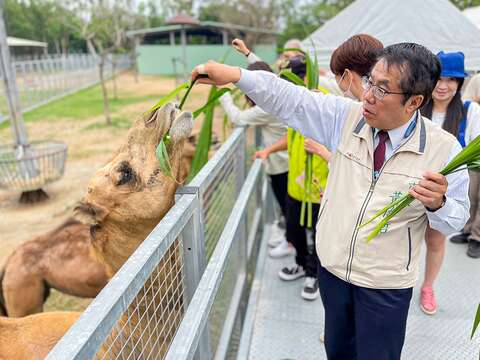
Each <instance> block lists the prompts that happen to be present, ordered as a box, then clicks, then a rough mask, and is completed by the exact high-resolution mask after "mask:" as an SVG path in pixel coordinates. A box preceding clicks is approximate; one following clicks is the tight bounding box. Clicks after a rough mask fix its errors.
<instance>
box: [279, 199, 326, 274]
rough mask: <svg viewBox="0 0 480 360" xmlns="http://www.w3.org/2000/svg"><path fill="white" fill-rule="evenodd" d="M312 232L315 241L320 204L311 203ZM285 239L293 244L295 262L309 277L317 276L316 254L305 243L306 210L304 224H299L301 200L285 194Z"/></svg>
mask: <svg viewBox="0 0 480 360" xmlns="http://www.w3.org/2000/svg"><path fill="white" fill-rule="evenodd" d="M312 205H313V206H312V232H313V242H314V243H315V234H316V231H315V227H316V226H317V218H318V210H319V208H320V205H318V204H312ZM286 207H287V218H286V219H287V241H288V242H289V243H291V244H292V245H293V247H294V248H295V250H296V252H297V256H296V257H295V262H296V263H297V264H298V265H300V266H302V267H303V269H304V270H305V275H306V276H310V277H316V276H317V267H318V256H317V252H316V251H315V246H314V247H313V249H312V250H311V251H309V249H308V244H307V226H306V224H307V211H305V219H304V220H305V222H304V224H305V226H302V225H300V212H301V210H302V202H301V201H298V200H295V199H294V198H292V197H291V196H290V195H288V194H287V200H286Z"/></svg>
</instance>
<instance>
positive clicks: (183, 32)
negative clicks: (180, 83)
mask: <svg viewBox="0 0 480 360" xmlns="http://www.w3.org/2000/svg"><path fill="white" fill-rule="evenodd" d="M180 38H181V43H182V62H183V78H184V80H186V79H187V78H188V71H187V30H185V27H184V26H183V25H182V29H181V30H180Z"/></svg>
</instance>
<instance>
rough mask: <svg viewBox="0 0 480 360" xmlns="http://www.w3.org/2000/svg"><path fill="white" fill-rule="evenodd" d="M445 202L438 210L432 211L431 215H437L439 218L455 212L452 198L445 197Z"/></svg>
mask: <svg viewBox="0 0 480 360" xmlns="http://www.w3.org/2000/svg"><path fill="white" fill-rule="evenodd" d="M445 199H446V200H445V204H444V205H443V206H442V207H441V208H440V209H438V210H435V211H430V214H431V215H435V216H436V217H438V219H439V220H440V219H445V218H447V217H448V216H449V215H451V214H452V213H453V212H452V206H453V204H452V201H453V200H452V199H450V198H449V197H445Z"/></svg>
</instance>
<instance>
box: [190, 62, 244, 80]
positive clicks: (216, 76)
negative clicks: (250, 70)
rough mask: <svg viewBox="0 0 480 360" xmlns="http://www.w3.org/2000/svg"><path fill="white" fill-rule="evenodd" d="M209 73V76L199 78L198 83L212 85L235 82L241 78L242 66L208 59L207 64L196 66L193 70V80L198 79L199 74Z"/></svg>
mask: <svg viewBox="0 0 480 360" xmlns="http://www.w3.org/2000/svg"><path fill="white" fill-rule="evenodd" d="M200 74H202V75H208V78H199V79H198V83H200V84H210V85H226V84H229V83H235V82H237V81H238V80H240V76H241V71H240V68H238V67H235V66H229V65H225V64H220V63H217V62H215V61H212V60H210V61H208V62H207V63H206V64H200V65H197V66H195V68H194V69H193V71H192V75H191V76H192V80H193V79H196V78H197V76H198V75H200Z"/></svg>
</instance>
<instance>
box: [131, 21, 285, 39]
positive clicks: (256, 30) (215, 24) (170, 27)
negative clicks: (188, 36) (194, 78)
mask: <svg viewBox="0 0 480 360" xmlns="http://www.w3.org/2000/svg"><path fill="white" fill-rule="evenodd" d="M182 27H183V28H185V29H187V30H188V29H198V28H201V27H205V28H218V29H226V30H231V29H234V30H240V31H244V32H253V33H259V34H268V35H275V36H278V35H280V33H279V32H276V31H272V30H264V29H259V28H254V27H248V26H242V25H234V24H227V23H221V22H217V21H200V23H199V25H198V26H193V25H165V26H159V27H154V28H146V29H138V30H130V31H127V36H129V37H131V36H136V35H147V34H161V33H169V32H171V31H176V30H181V29H182Z"/></svg>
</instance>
